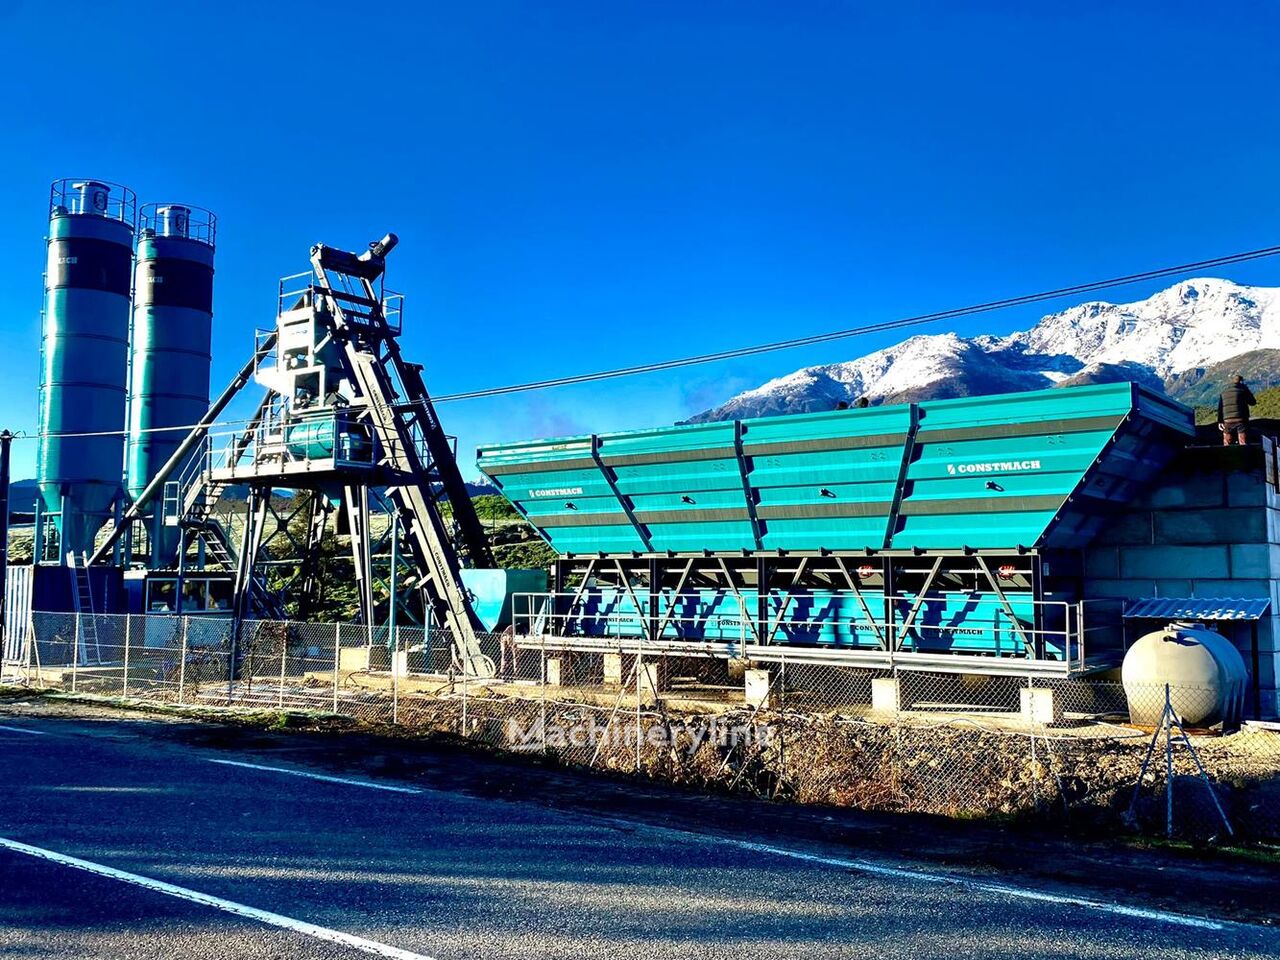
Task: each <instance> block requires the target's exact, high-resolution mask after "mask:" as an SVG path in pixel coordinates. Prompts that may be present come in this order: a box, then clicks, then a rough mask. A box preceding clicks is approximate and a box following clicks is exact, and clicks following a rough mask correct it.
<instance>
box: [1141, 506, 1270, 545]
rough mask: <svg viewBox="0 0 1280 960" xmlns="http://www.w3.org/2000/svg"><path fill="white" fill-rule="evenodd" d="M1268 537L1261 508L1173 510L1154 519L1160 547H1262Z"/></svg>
mask: <svg viewBox="0 0 1280 960" xmlns="http://www.w3.org/2000/svg"><path fill="white" fill-rule="evenodd" d="M1266 536H1267V517H1266V511H1265V510H1263V509H1262V508H1258V507H1255V508H1247V507H1241V508H1233V509H1226V508H1212V509H1205V510H1170V511H1168V512H1165V513H1157V514H1156V515H1155V542H1156V543H1157V544H1163V543H1167V544H1197V543H1259V542H1261V541H1262V540H1264V539H1266Z"/></svg>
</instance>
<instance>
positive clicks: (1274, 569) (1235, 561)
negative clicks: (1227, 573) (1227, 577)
mask: <svg viewBox="0 0 1280 960" xmlns="http://www.w3.org/2000/svg"><path fill="white" fill-rule="evenodd" d="M1243 540H1244V538H1243V537H1241V538H1240V539H1239V540H1237V541H1236V542H1234V543H1232V544H1231V576H1232V578H1233V579H1235V578H1246V579H1247V578H1254V579H1262V580H1269V579H1271V578H1272V577H1276V576H1280V556H1277V554H1278V553H1280V548H1277V547H1276V546H1275V545H1274V544H1270V543H1247V542H1242V541H1243Z"/></svg>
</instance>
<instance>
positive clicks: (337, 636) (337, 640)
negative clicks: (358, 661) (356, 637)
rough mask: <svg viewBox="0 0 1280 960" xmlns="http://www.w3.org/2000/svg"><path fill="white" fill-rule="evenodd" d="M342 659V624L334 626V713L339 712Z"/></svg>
mask: <svg viewBox="0 0 1280 960" xmlns="http://www.w3.org/2000/svg"><path fill="white" fill-rule="evenodd" d="M341 658H342V624H340V623H335V624H334V625H333V712H334V713H337V712H338V661H339V660H341Z"/></svg>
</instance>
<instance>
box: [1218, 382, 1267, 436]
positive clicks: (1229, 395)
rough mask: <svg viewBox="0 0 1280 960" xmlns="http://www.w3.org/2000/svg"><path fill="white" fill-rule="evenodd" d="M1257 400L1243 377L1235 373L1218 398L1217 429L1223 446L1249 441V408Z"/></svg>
mask: <svg viewBox="0 0 1280 960" xmlns="http://www.w3.org/2000/svg"><path fill="white" fill-rule="evenodd" d="M1257 402H1258V401H1257V399H1256V398H1255V397H1254V395H1253V391H1252V390H1250V389H1249V386H1248V384H1246V383H1245V382H1244V377H1242V376H1240V374H1236V376H1235V379H1234V380H1233V381H1232V382H1231V385H1230V386H1228V387H1227V389H1225V390H1223V391H1222V396H1220V397H1219V398H1218V429H1219V430H1221V431H1222V445H1223V446H1225V447H1229V446H1231V445H1232V444H1233V443H1239V444H1246V443H1248V442H1249V408H1250V407H1252V406H1253V405H1254V404H1255V403H1257Z"/></svg>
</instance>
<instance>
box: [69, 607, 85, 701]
mask: <svg viewBox="0 0 1280 960" xmlns="http://www.w3.org/2000/svg"><path fill="white" fill-rule="evenodd" d="M73 616H74V617H75V618H76V625H75V630H74V631H73V633H72V636H73V640H72V642H71V692H72V693H75V692H76V667H78V666H79V664H80V629H81V628H80V617H81V616H83V614H79V613H76V614H73Z"/></svg>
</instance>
